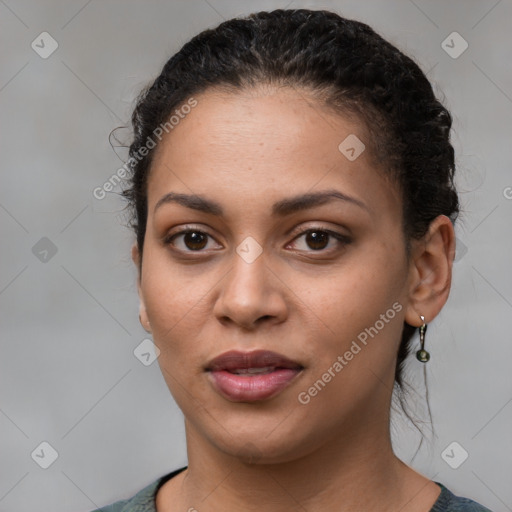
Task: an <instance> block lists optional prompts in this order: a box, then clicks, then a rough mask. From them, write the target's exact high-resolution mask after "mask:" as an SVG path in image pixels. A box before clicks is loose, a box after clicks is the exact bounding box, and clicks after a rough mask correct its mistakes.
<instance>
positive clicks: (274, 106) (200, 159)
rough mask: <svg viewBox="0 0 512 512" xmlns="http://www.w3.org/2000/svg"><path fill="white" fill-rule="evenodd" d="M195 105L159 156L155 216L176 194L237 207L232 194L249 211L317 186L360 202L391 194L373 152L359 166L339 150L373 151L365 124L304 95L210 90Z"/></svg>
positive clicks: (151, 187)
mask: <svg viewBox="0 0 512 512" xmlns="http://www.w3.org/2000/svg"><path fill="white" fill-rule="evenodd" d="M194 99H195V100H196V101H197V105H196V106H195V107H194V108H193V109H191V111H190V112H189V113H188V114H187V115H185V116H183V118H182V119H180V121H179V123H178V124H176V125H175V126H174V128H173V129H172V130H171V131H170V132H169V133H168V134H167V135H166V136H165V137H164V138H163V139H162V141H161V142H160V143H159V146H158V147H157V149H156V152H155V155H154V158H153V163H152V168H151V173H150V176H149V180H148V206H149V208H150V210H151V208H152V207H154V206H155V204H156V202H157V201H158V199H159V198H160V197H161V196H162V195H163V194H165V193H167V192H169V191H176V190H177V191H180V192H184V193H189V194H190V193H195V194H207V195H209V196H215V195H219V196H224V197H223V199H224V200H226V199H231V200H232V201H235V198H234V197H230V196H229V193H231V195H233V191H234V190H235V191H236V197H237V198H239V201H241V203H242V204H243V202H244V201H246V200H247V199H248V198H252V200H255V199H257V198H259V197H260V196H261V197H267V198H268V199H269V200H270V199H272V200H276V199H278V198H280V197H283V196H286V195H287V194H286V193H287V192H289V194H290V195H291V194H292V193H294V192H295V193H304V192H306V191H309V190H312V189H314V188H315V187H316V186H318V187H320V188H322V189H325V188H332V187H333V186H334V187H336V186H338V188H340V187H341V188H342V189H343V190H342V191H343V192H344V193H347V194H351V195H355V196H357V195H360V194H361V193H364V194H365V195H368V194H370V195H372V194H373V195H374V196H375V195H377V196H382V195H383V194H384V193H385V191H384V188H385V187H388V188H389V184H388V183H387V180H384V179H383V176H382V172H380V171H379V170H377V169H375V168H374V164H373V163H371V158H370V155H369V151H368V150H367V149H364V150H363V151H362V152H361V153H360V155H359V156H358V157H357V158H355V159H349V158H347V154H344V153H343V151H342V150H340V144H342V149H343V150H345V149H346V148H345V147H344V146H346V145H347V144H348V145H349V146H353V147H354V149H355V151H357V152H359V151H360V150H361V147H364V146H365V147H366V148H369V146H370V145H371V141H369V140H368V135H367V131H366V130H365V127H364V125H363V124H362V123H361V122H359V121H358V120H357V119H355V118H354V117H352V118H348V117H347V116H342V115H339V114H337V113H334V112H333V111H332V110H330V109H327V108H326V107H324V106H322V104H321V103H320V102H319V101H318V100H315V99H314V98H313V97H312V96H311V95H310V94H308V92H307V91H305V90H301V89H300V90H299V89H293V88H290V87H273V86H272V87H258V88H254V89H244V90H241V91H237V92H227V91H222V90H207V91H206V92H205V93H202V94H200V95H197V96H194ZM347 140H348V141H349V142H348V143H347V144H344V141H347ZM358 144H359V145H360V146H358ZM363 144H364V146H362V145H363ZM349 149H350V148H349ZM348 156H351V154H350V153H349V154H348ZM392 188H393V187H391V189H392ZM387 192H391V193H394V191H393V190H388V191H387ZM374 199H375V198H374ZM394 200H395V201H396V197H395V198H394ZM246 204H247V203H246Z"/></svg>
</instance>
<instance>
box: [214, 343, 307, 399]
mask: <svg viewBox="0 0 512 512" xmlns="http://www.w3.org/2000/svg"><path fill="white" fill-rule="evenodd" d="M258 369H262V370H264V369H267V370H268V371H267V372H266V373H251V372H250V370H253V371H254V372H257V371H258ZM303 369H304V367H303V366H302V365H301V364H300V363H297V362H296V361H292V360H290V359H288V358H287V357H285V356H283V355H281V354H278V353H276V352H271V351H268V350H256V351H253V352H240V351H236V350H231V351H229V352H225V353H223V354H221V355H220V356H218V357H216V358H214V359H212V360H211V361H210V363H208V365H207V367H206V368H205V370H206V371H207V372H208V377H209V380H210V382H211V384H212V385H213V387H214V389H215V390H216V391H217V392H218V393H219V394H220V395H221V396H223V397H224V398H227V399H228V400H230V401H232V402H256V401H261V400H267V399H269V398H273V397H274V396H276V395H278V394H279V393H280V392H281V391H283V390H284V389H285V388H286V387H287V386H288V385H289V384H290V383H291V381H292V380H293V379H295V377H297V375H299V373H301V372H302V370H303ZM235 371H239V372H244V373H242V374H237V373H233V372H235Z"/></svg>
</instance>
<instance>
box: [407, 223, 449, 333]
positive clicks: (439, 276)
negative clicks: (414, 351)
mask: <svg viewBox="0 0 512 512" xmlns="http://www.w3.org/2000/svg"><path fill="white" fill-rule="evenodd" d="M454 257H455V232H454V229H453V225H452V222H451V221H450V219H449V218H448V217H447V216H446V215H439V216H438V217H436V218H435V219H434V220H433V221H432V222H431V223H430V226H429V229H428V232H427V233H426V234H425V236H424V237H423V238H422V239H421V240H415V241H414V242H413V245H412V249H411V263H410V268H409V296H408V299H409V300H408V304H407V307H406V313H405V321H406V322H407V323H408V324H409V325H412V326H415V327H419V326H421V325H422V321H421V318H420V315H422V316H424V317H425V323H429V322H431V321H432V320H433V319H434V318H435V317H436V316H437V314H438V313H439V311H441V309H442V307H443V306H444V305H445V303H446V301H447V300H448V295H449V294H450V286H451V282H452V266H453V259H454Z"/></svg>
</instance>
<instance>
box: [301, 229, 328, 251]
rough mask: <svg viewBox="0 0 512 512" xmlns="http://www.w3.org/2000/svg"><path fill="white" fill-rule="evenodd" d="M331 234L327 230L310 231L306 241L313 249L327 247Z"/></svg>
mask: <svg viewBox="0 0 512 512" xmlns="http://www.w3.org/2000/svg"><path fill="white" fill-rule="evenodd" d="M329 237H330V235H329V234H328V233H326V232H325V231H309V232H308V233H306V243H307V244H308V246H309V247H311V249H314V250H320V249H325V247H326V246H327V244H328V243H329Z"/></svg>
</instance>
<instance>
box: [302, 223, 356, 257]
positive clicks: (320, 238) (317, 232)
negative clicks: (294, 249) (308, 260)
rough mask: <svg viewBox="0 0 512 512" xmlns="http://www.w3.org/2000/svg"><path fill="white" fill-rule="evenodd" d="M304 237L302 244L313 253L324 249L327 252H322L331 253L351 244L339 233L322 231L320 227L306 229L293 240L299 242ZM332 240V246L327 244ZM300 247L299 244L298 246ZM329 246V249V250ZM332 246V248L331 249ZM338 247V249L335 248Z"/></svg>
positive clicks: (346, 237)
mask: <svg viewBox="0 0 512 512" xmlns="http://www.w3.org/2000/svg"><path fill="white" fill-rule="evenodd" d="M303 237H304V243H305V244H306V245H307V246H308V247H309V248H310V249H312V250H313V251H315V252H319V251H324V249H326V248H327V251H324V252H331V251H335V250H336V249H337V248H338V249H339V248H341V247H343V246H345V245H348V244H349V243H351V241H352V240H351V239H350V238H349V237H348V236H346V235H342V234H341V233H337V232H335V231H331V230H330V229H324V228H321V227H313V228H310V229H307V230H306V231H303V232H302V233H301V234H299V235H298V236H297V237H296V238H295V239H294V240H300V239H301V238H303ZM333 238H334V242H333V244H329V242H330V241H331V240H332V239H333ZM299 245H300V244H299ZM302 245H303V248H300V247H299V249H298V250H301V251H304V250H305V251H306V252H310V251H308V249H307V247H306V248H304V244H302ZM329 245H331V247H330V248H329ZM333 245H334V247H333ZM336 246H338V247H336Z"/></svg>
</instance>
